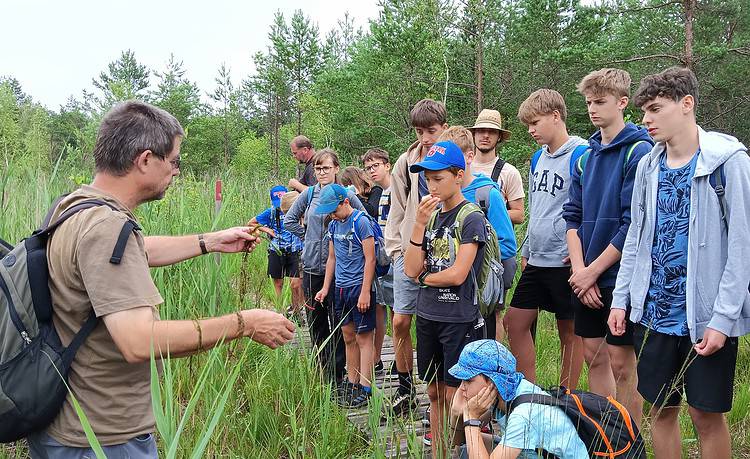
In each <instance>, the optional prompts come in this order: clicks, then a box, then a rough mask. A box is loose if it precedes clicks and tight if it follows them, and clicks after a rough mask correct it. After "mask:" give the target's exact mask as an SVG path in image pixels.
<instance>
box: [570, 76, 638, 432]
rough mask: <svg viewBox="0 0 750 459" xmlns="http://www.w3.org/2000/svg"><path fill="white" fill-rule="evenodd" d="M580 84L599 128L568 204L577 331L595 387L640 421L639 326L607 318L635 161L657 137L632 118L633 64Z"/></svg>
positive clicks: (575, 171) (578, 168) (578, 164)
mask: <svg viewBox="0 0 750 459" xmlns="http://www.w3.org/2000/svg"><path fill="white" fill-rule="evenodd" d="M577 89H578V92H580V93H581V94H582V95H583V96H584V97H585V98H586V106H587V107H588V113H589V118H590V119H591V122H592V124H593V125H594V126H596V127H597V128H598V131H597V132H596V133H595V134H594V135H593V136H591V138H590V139H589V146H590V147H591V150H590V151H589V153H586V154H584V155H583V156H581V158H579V159H578V161H576V167H574V168H573V175H572V180H571V184H570V187H569V188H568V195H569V201H568V202H567V203H566V204H565V205H564V206H563V218H565V222H566V227H567V233H566V238H567V242H568V252H569V256H570V265H571V272H572V273H573V274H572V276H571V277H570V280H569V283H570V286H571V287H572V289H573V293H574V295H573V308H574V310H575V319H574V321H575V331H576V335H578V336H580V337H581V338H582V339H583V353H584V358H585V360H586V363H587V364H588V366H589V388H590V390H591V391H592V392H595V393H597V394H599V395H602V396H610V395H613V396H615V397H616V398H617V399H618V400H619V401H620V402H621V403H622V404H623V405H625V407H626V408H627V409H628V411H629V412H630V413H631V414H632V416H633V419H634V420H635V421H636V423H637V424H638V425H639V426H640V421H641V416H642V411H643V400H642V399H641V397H640V395H638V391H637V390H636V384H637V377H636V373H635V365H636V355H635V352H634V350H633V332H632V327H628V330H627V331H626V333H624V334H623V335H621V336H615V335H613V334H612V333H609V329H608V327H607V318H608V317H609V308H610V306H611V304H612V290H613V289H614V286H615V279H616V277H617V270H618V268H619V261H620V254H621V253H622V246H623V244H624V243H625V235H626V234H627V232H628V227H629V226H630V198H631V195H632V193H633V179H634V177H635V169H636V166H637V164H638V160H639V159H640V158H641V157H642V156H643V155H645V154H646V153H647V152H648V151H649V150H651V145H652V140H651V138H650V137H649V136H648V133H647V132H646V129H645V128H642V127H638V126H636V125H634V124H633V123H630V122H628V123H625V121H624V118H623V112H624V110H625V108H626V107H627V106H628V100H629V96H630V75H629V74H628V72H626V71H624V70H619V69H608V68H605V69H601V70H597V71H594V72H591V73H589V74H588V75H586V76H585V77H584V78H583V80H581V82H580V83H579V84H578V88H577ZM605 342H606V344H607V346H606V347H605V346H604V344H605Z"/></svg>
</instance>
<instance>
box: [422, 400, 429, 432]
mask: <svg viewBox="0 0 750 459" xmlns="http://www.w3.org/2000/svg"><path fill="white" fill-rule="evenodd" d="M422 425H423V426H424V427H426V428H428V429H429V428H430V407H429V406H427V409H426V410H425V412H424V417H423V418H422Z"/></svg>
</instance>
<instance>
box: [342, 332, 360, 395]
mask: <svg viewBox="0 0 750 459" xmlns="http://www.w3.org/2000/svg"><path fill="white" fill-rule="evenodd" d="M341 334H342V335H343V337H344V347H345V348H346V375H347V376H348V377H349V382H350V383H358V382H359V373H360V371H359V365H360V361H359V346H357V334H356V332H355V330H354V324H353V323H352V322H349V323H348V324H346V325H344V326H342V327H341Z"/></svg>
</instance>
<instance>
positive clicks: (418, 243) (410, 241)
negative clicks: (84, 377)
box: [409, 239, 422, 249]
mask: <svg viewBox="0 0 750 459" xmlns="http://www.w3.org/2000/svg"><path fill="white" fill-rule="evenodd" d="M409 244H411V245H413V246H414V247H419V248H420V249H421V248H422V243H421V242H414V240H413V239H409Z"/></svg>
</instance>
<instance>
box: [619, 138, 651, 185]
mask: <svg viewBox="0 0 750 459" xmlns="http://www.w3.org/2000/svg"><path fill="white" fill-rule="evenodd" d="M644 142H646V141H645V140H639V141H637V142H635V143H634V144H633V145H631V146H630V148H628V152H627V153H625V160H624V161H623V162H622V176H623V177H624V176H625V172H626V171H627V169H628V163H629V162H630V158H632V157H633V151H634V150H635V147H637V146H638V145H640V144H642V143H644Z"/></svg>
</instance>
